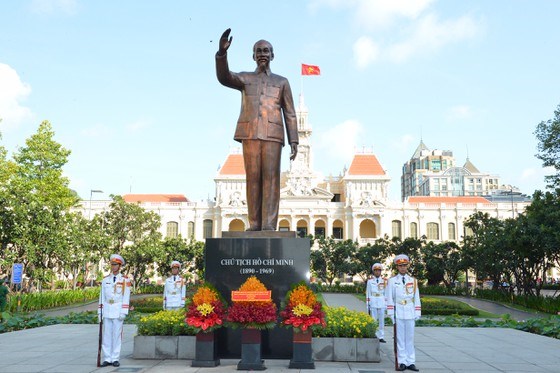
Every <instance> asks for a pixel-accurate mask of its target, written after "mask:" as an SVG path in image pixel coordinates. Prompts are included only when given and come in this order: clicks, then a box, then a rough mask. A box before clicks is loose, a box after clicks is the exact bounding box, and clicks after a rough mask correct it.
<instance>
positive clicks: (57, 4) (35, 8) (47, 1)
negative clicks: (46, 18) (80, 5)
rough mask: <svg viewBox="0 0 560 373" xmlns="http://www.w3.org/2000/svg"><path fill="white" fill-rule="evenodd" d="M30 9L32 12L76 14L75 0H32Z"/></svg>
mask: <svg viewBox="0 0 560 373" xmlns="http://www.w3.org/2000/svg"><path fill="white" fill-rule="evenodd" d="M30 9H31V11H32V12H34V13H38V14H43V15H48V14H54V13H64V14H66V15H74V14H76V9H77V3H76V0H33V1H32V2H31V4H30Z"/></svg>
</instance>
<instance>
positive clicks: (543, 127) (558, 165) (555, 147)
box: [534, 105, 560, 189]
mask: <svg viewBox="0 0 560 373" xmlns="http://www.w3.org/2000/svg"><path fill="white" fill-rule="evenodd" d="M534 134H535V136H536V137H537V140H539V144H538V145H537V149H538V150H539V153H538V154H536V157H537V158H539V159H540V160H541V161H543V166H545V167H552V168H554V170H555V171H556V173H555V174H554V175H549V176H546V177H545V180H546V181H547V182H548V186H549V187H550V188H552V189H554V188H559V187H560V105H558V106H557V107H556V110H555V111H554V118H553V119H549V120H547V121H546V122H544V121H543V122H540V123H539V124H538V125H537V129H536V130H535V132H534Z"/></svg>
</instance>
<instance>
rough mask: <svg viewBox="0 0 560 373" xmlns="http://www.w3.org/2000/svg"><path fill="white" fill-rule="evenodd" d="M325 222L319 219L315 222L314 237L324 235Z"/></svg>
mask: <svg viewBox="0 0 560 373" xmlns="http://www.w3.org/2000/svg"><path fill="white" fill-rule="evenodd" d="M325 231H326V230H325V222H324V221H323V220H321V219H319V220H317V221H316V222H315V237H325Z"/></svg>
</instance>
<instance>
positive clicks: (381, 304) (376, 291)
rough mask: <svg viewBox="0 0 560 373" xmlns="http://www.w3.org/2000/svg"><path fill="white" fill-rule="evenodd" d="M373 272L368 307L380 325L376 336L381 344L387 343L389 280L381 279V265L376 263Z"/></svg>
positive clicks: (369, 285)
mask: <svg viewBox="0 0 560 373" xmlns="http://www.w3.org/2000/svg"><path fill="white" fill-rule="evenodd" d="M371 270H372V271H373V278H371V279H369V280H368V282H367V285H366V305H367V310H368V313H369V314H370V315H371V317H373V319H374V320H376V321H377V323H378V324H379V328H378V329H377V332H376V333H375V335H376V336H377V338H378V339H379V342H381V343H385V339H384V338H385V310H386V309H387V300H386V298H385V290H386V288H387V280H386V279H384V278H383V277H381V271H382V270H383V265H382V264H381V263H375V264H374V265H373V266H372V267H371Z"/></svg>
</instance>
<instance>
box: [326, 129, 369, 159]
mask: <svg viewBox="0 0 560 373" xmlns="http://www.w3.org/2000/svg"><path fill="white" fill-rule="evenodd" d="M363 132H364V130H363V126H362V124H361V123H360V122H358V121H355V120H346V121H344V122H342V123H340V124H337V125H336V126H334V127H332V128H330V129H328V130H327V131H326V132H324V133H322V134H320V135H319V136H318V137H319V139H318V141H317V144H320V145H317V147H318V148H319V149H324V150H325V151H324V152H323V153H324V154H327V155H328V157H329V158H334V159H345V160H350V159H352V156H353V155H354V153H355V151H356V146H357V144H358V140H359V139H361V138H362V135H363Z"/></svg>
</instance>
